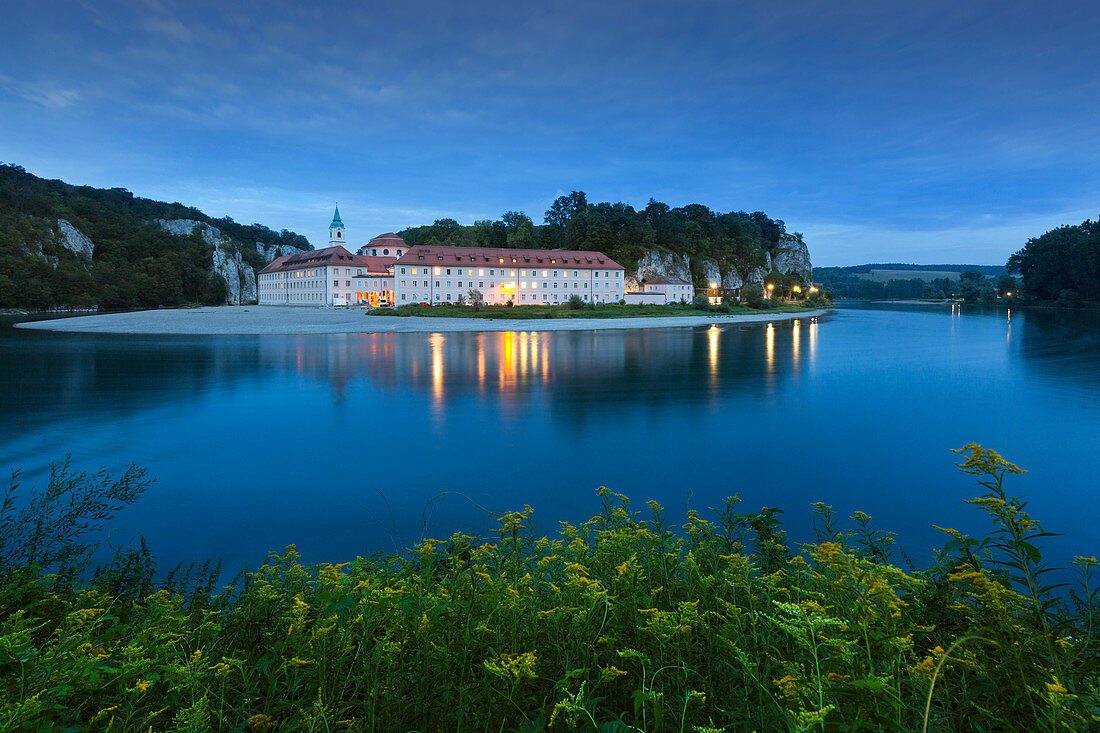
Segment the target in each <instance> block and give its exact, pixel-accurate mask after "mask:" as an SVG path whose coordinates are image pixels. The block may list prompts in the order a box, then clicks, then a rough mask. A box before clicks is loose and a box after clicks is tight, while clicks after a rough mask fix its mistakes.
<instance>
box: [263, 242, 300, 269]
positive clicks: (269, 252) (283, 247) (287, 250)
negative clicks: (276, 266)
mask: <svg viewBox="0 0 1100 733" xmlns="http://www.w3.org/2000/svg"><path fill="white" fill-rule="evenodd" d="M256 251H257V252H259V253H260V255H262V256H263V258H264V264H265V265H269V264H271V261H272V260H274V259H275V258H276V257H285V256H286V255H293V254H298V253H299V252H301V251H302V250H300V249H298V248H297V247H291V246H290V245H289V244H264V243H263V242H256Z"/></svg>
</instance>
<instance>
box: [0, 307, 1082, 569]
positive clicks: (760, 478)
mask: <svg viewBox="0 0 1100 733" xmlns="http://www.w3.org/2000/svg"><path fill="white" fill-rule="evenodd" d="M0 394H3V400H2V402H0V468H7V467H9V466H10V467H13V468H21V469H22V470H23V472H24V478H25V483H26V484H28V485H29V484H37V485H42V484H43V483H44V478H45V476H46V475H47V473H48V465H49V463H50V462H51V461H56V460H59V459H62V458H64V456H65V455H66V454H71V455H72V460H73V463H74V464H75V465H76V466H79V467H81V468H87V469H96V468H98V467H100V466H106V467H107V468H108V469H109V470H112V471H121V470H122V469H123V468H124V467H125V466H126V465H128V464H129V463H130V462H136V463H138V464H140V465H142V466H146V467H148V469H149V470H150V474H151V475H152V476H155V477H156V483H155V484H154V485H153V487H152V488H151V489H150V490H149V492H148V493H147V494H146V496H145V497H144V498H143V499H142V500H141V501H140V503H139V504H136V505H135V506H133V507H131V508H129V509H127V510H126V511H124V512H123V513H122V514H121V515H120V516H119V518H118V519H117V520H116V521H115V522H114V523H113V524H112V529H111V534H110V537H109V540H110V542H111V543H113V544H118V543H123V542H128V541H132V540H133V539H134V538H135V537H136V536H137V535H138V534H144V535H145V537H146V538H147V539H148V540H149V543H150V545H151V547H152V548H153V550H154V552H155V553H156V554H157V555H158V557H159V559H160V560H161V562H162V566H163V565H164V564H174V563H175V562H176V561H178V560H181V559H197V558H206V557H209V556H215V557H223V558H224V559H225V560H226V562H227V564H228V565H239V564H241V563H248V564H249V565H252V566H255V565H256V564H258V562H259V561H260V560H262V558H263V557H264V555H265V553H266V552H267V551H269V550H272V549H278V548H282V547H283V546H285V545H288V544H290V543H296V544H297V546H298V549H299V551H301V552H302V553H303V554H304V555H305V557H306V559H308V560H318V561H320V560H325V561H333V562H339V561H343V560H346V559H350V558H352V557H354V556H355V555H365V554H369V553H371V552H374V551H378V550H388V549H389V550H392V549H394V548H395V547H405V546H407V545H408V544H409V543H411V542H414V541H416V540H417V539H419V538H420V537H422V536H423V535H424V534H427V535H429V536H434V537H442V536H446V535H448V534H450V533H451V532H454V531H465V532H469V533H471V534H473V533H478V532H484V531H485V530H487V529H488V528H489V527H490V526H491V524H492V522H491V520H488V519H487V518H486V516H485V514H484V512H482V511H480V510H479V509H478V508H477V507H476V506H474V504H473V503H472V502H476V503H477V504H478V505H481V506H483V507H486V508H488V509H493V510H498V511H499V510H504V509H512V508H521V507H522V506H523V505H524V504H530V505H532V506H533V507H534V508H535V510H536V517H537V518H538V519H539V521H540V528H541V529H542V531H543V532H546V533H552V532H553V531H554V530H555V529H556V527H557V523H558V521H559V520H568V521H573V522H577V521H583V520H584V519H586V518H587V517H589V516H591V514H592V513H594V512H595V511H596V510H597V507H598V500H597V498H596V495H595V493H594V490H595V488H596V487H597V486H599V485H601V484H603V485H607V486H609V487H611V488H613V489H614V490H616V491H619V492H622V493H625V494H628V495H630V496H631V497H632V498H633V499H634V500H635V503H636V504H637V505H639V506H641V505H642V502H643V501H644V500H648V499H656V500H658V501H660V502H661V503H662V504H664V505H665V506H666V507H667V509H668V510H669V512H670V515H671V516H673V517H677V518H678V517H680V516H682V515H683V512H684V511H685V510H686V509H687V508H696V509H699V510H701V511H703V512H704V514H705V513H706V511H705V510H706V509H707V508H708V507H714V506H717V505H718V503H719V502H720V500H721V498H722V497H724V496H727V495H732V494H737V495H740V496H741V497H742V499H743V500H744V506H745V507H746V509H751V510H755V509H757V508H759V507H761V506H763V505H771V506H778V507H780V508H781V509H783V511H784V512H785V515H784V516H785V519H786V522H787V525H788V529H789V530H790V531H791V534H792V536H793V537H794V538H796V539H804V538H805V537H806V532H807V527H808V506H809V504H810V503H811V502H813V501H819V500H820V501H825V502H827V503H830V504H833V505H834V506H835V507H836V508H837V510H838V511H840V512H842V513H844V514H845V515H850V514H851V513H852V512H853V511H855V510H857V509H860V510H863V511H865V512H867V513H869V514H871V515H873V516H874V518H875V522H876V524H877V525H879V526H880V527H882V528H886V529H891V530H894V531H897V532H898V533H899V541H900V543H901V544H902V546H903V547H904V548H905V549H906V550H907V551H908V553H909V554H910V555H911V556H913V557H914V559H915V560H916V561H917V562H919V563H923V562H928V561H929V559H930V557H931V555H930V551H931V549H932V547H934V546H938V545H939V544H941V537H942V536H941V535H940V534H939V533H938V532H936V531H934V530H933V529H932V528H931V525H932V524H933V523H935V524H939V525H946V526H951V527H957V528H959V529H962V530H964V531H973V532H980V531H983V530H984V527H985V524H984V522H983V520H982V514H981V512H980V511H979V510H977V509H976V508H973V507H970V506H967V505H964V504H963V503H962V500H963V499H966V498H970V497H971V496H974V495H975V494H976V491H975V489H974V488H973V486H972V482H971V481H970V480H969V478H968V477H966V476H962V475H961V474H958V473H957V472H956V471H955V470H954V468H953V467H952V462H953V460H954V458H955V457H954V456H953V455H952V454H951V453H949V452H948V449H949V448H953V447H958V446H962V445H963V444H965V443H968V442H970V441H977V442H980V443H983V444H984V445H987V446H989V447H993V448H996V449H997V450H999V451H1000V452H1002V453H1003V454H1004V455H1006V456H1007V457H1008V458H1009V459H1010V460H1014V461H1016V462H1017V463H1019V464H1020V465H1022V466H1024V467H1026V468H1029V469H1031V474H1030V475H1028V476H1025V477H1022V478H1018V479H1015V480H1014V481H1013V482H1012V484H1011V489H1012V491H1013V492H1014V493H1017V494H1019V495H1023V496H1026V497H1028V498H1029V500H1030V502H1031V504H1030V509H1031V511H1032V512H1033V514H1034V515H1035V516H1037V517H1039V518H1040V519H1042V520H1044V522H1045V523H1046V525H1047V527H1048V529H1050V530H1052V531H1056V532H1062V533H1064V536H1063V537H1061V538H1058V539H1056V540H1053V541H1052V543H1051V550H1052V553H1053V555H1054V558H1055V559H1056V560H1058V561H1067V562H1068V560H1069V559H1070V557H1071V556H1072V554H1090V555H1091V554H1096V553H1097V552H1098V551H1100V492H1098V490H1100V478H1098V471H1100V450H1098V448H1100V313H1097V312H1066V311H1030V312H1024V311H1020V310H1014V311H1012V312H1011V313H1005V312H1003V311H996V312H994V311H990V312H981V311H971V310H968V309H966V308H963V309H950V308H947V307H928V306H901V305H889V306H886V305H884V306H874V305H861V306H849V307H844V308H841V309H838V310H837V311H836V312H835V313H833V314H831V315H830V316H827V317H824V318H820V319H802V320H800V321H794V322H776V323H774V324H773V325H765V326H758V325H752V326H725V327H712V328H708V327H703V328H668V329H658V330H633V331H602V332H568V331H564V332H548V333H537V332H531V333H482V334H477V333H454V334H378V335H324V336H264V337H259V336H257V337H240V336H236V337H134V336H102V335H65V334H49V333H40V332H28V331H20V330H16V329H13V328H9V327H0ZM440 492H461V493H462V494H465V495H466V497H468V498H469V500H467V499H466V498H462V497H459V496H455V495H448V496H445V497H442V498H437V499H435V500H434V501H433V500H432V497H434V496H436V495H437V494H439V493H440Z"/></svg>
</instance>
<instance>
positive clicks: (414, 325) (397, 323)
mask: <svg viewBox="0 0 1100 733" xmlns="http://www.w3.org/2000/svg"><path fill="white" fill-rule="evenodd" d="M827 312H828V311H827V309H817V310H808V311H805V312H803V313H790V312H787V313H767V312H761V313H749V314H734V315H722V314H718V313H714V314H700V315H698V316H694V315H691V316H655V317H647V316H639V317H633V318H561V319H557V318H545V319H515V318H492V319H490V318H447V317H438V318H436V317H432V316H415V317H411V316H370V315H367V312H366V311H363V310H359V309H348V310H332V309H327V308H306V307H299V306H275V305H270V306H212V307H204V308H186V309H174V310H148V311H134V312H130V313H111V314H104V315H93V316H74V317H71V318H55V319H49V320H42V321H26V322H23V323H17V324H15V327H16V328H23V329H28V330H36V331H52V332H64V333H106V334H140V335H146V336H149V335H164V336H199V335H204V336H229V335H240V336H263V335H278V336H292V335H303V334H332V333H445V332H457V331H597V330H606V329H632V328H682V327H685V326H709V325H711V324H737V323H761V322H768V321H789V320H793V319H797V318H813V317H817V316H823V315H825V314H826V313H827Z"/></svg>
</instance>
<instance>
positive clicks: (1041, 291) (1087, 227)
mask: <svg viewBox="0 0 1100 733" xmlns="http://www.w3.org/2000/svg"><path fill="white" fill-rule="evenodd" d="M1008 270H1009V272H1015V273H1017V274H1019V275H1020V276H1021V277H1022V280H1023V283H1022V285H1023V294H1024V296H1025V297H1026V298H1028V299H1033V300H1040V301H1058V302H1060V303H1062V304H1063V305H1074V304H1077V303H1079V302H1080V301H1081V300H1100V222H1097V221H1091V220H1086V221H1085V222H1083V223H1082V224H1081V225H1080V226H1062V227H1058V228H1057V229H1052V230H1051V231H1049V232H1047V233H1046V234H1044V235H1042V236H1040V237H1035V238H1033V239H1029V240H1028V241H1027V244H1025V245H1024V247H1023V249H1021V250H1020V251H1018V252H1016V253H1015V254H1013V255H1012V256H1011V257H1009V258H1008Z"/></svg>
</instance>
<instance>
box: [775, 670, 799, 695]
mask: <svg viewBox="0 0 1100 733" xmlns="http://www.w3.org/2000/svg"><path fill="white" fill-rule="evenodd" d="M797 683H798V680H796V679H795V678H794V677H792V676H790V675H786V676H784V677H780V678H779V679H777V680H772V684H773V685H775V686H776V687H778V688H779V694H780V695H781V696H782V697H792V696H793V695H794V694H795V692H797V690H796V686H797Z"/></svg>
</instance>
